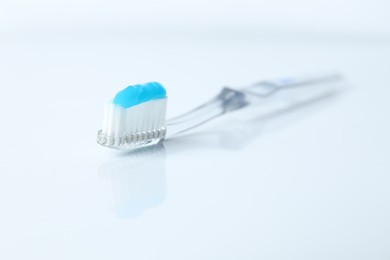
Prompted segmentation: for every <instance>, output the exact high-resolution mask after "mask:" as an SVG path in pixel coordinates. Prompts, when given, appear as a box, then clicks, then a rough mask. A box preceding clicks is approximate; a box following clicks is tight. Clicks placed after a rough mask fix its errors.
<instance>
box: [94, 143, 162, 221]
mask: <svg viewBox="0 0 390 260" xmlns="http://www.w3.org/2000/svg"><path fill="white" fill-rule="evenodd" d="M99 174H100V176H101V177H102V178H103V179H104V180H105V182H106V184H107V188H108V191H109V193H110V197H111V202H112V206H113V208H114V210H115V211H116V214H117V215H118V216H119V217H121V218H130V219H134V218H137V217H139V216H141V215H142V214H143V213H144V211H145V210H147V209H150V208H154V207H156V206H158V205H159V204H161V203H162V202H163V201H164V199H165V196H166V176H165V148H164V146H163V144H162V143H160V144H157V145H155V146H150V147H147V148H145V149H141V150H137V151H134V152H132V153H131V156H126V157H121V158H115V159H113V160H111V161H109V162H107V163H106V164H104V165H102V166H101V167H100V168H99Z"/></svg>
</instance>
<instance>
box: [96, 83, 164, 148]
mask: <svg viewBox="0 0 390 260" xmlns="http://www.w3.org/2000/svg"><path fill="white" fill-rule="evenodd" d="M166 106H167V96H166V91H165V89H164V87H163V86H162V85H161V84H160V83H157V82H150V83H146V84H139V85H134V86H129V87H127V88H125V89H123V90H121V91H120V92H118V93H117V94H116V95H115V97H114V99H113V100H110V101H107V102H106V104H105V107H104V120H103V128H102V129H101V130H100V131H99V132H98V136H97V142H98V143H99V144H101V145H103V146H105V147H108V148H113V149H120V150H132V149H136V148H140V147H144V146H149V145H153V144H156V143H159V142H160V141H162V140H164V138H165V134H166V128H165V115H166Z"/></svg>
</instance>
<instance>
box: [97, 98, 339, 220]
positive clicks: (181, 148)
mask: <svg viewBox="0 0 390 260" xmlns="http://www.w3.org/2000/svg"><path fill="white" fill-rule="evenodd" d="M335 96H336V93H327V94H323V95H318V96H315V97H311V98H309V99H305V100H302V99H301V100H286V99H284V100H282V102H280V103H278V102H274V103H273V104H272V106H267V107H264V109H262V110H261V111H260V112H259V111H257V112H254V113H249V112H248V113H247V115H251V116H248V117H245V118H244V117H242V115H240V116H239V117H236V118H234V116H233V115H232V117H230V118H228V119H227V120H226V121H225V122H223V121H222V122H220V123H219V124H218V125H216V126H214V127H211V128H208V129H207V130H203V131H199V132H197V133H193V134H190V135H182V136H179V137H176V138H173V139H171V140H167V141H166V142H165V146H166V150H165V147H164V146H163V144H162V143H160V144H157V145H155V146H150V147H146V148H143V149H139V150H135V151H131V152H124V153H122V154H121V155H120V156H119V157H117V158H114V159H112V160H111V161H110V162H108V163H106V164H104V165H102V166H101V167H100V168H99V172H100V175H101V176H102V177H103V178H104V179H105V180H106V183H107V186H108V190H109V193H110V194H111V197H112V202H113V206H114V210H115V211H116V213H117V215H118V216H119V217H123V218H132V219H134V218H137V217H139V216H141V215H142V214H143V212H144V211H145V210H146V209H150V208H154V207H156V206H158V205H160V204H161V203H162V202H163V201H164V199H165V197H166V190H167V188H166V186H167V185H166V173H165V158H166V156H167V155H169V156H171V155H174V154H175V153H183V152H186V151H190V150H195V149H201V150H202V149H228V150H240V149H243V148H244V147H245V146H246V145H247V144H248V143H250V142H251V140H253V139H255V138H257V137H258V136H259V135H262V134H266V133H268V132H275V131H276V130H277V129H279V128H283V127H284V126H286V125H288V124H290V123H291V122H292V121H295V120H297V119H299V118H302V117H304V116H305V115H307V113H313V112H315V111H316V108H317V109H319V108H321V106H323V105H325V103H326V102H329V101H333V98H334V97H335ZM308 108H310V109H308ZM233 123H234V124H233Z"/></svg>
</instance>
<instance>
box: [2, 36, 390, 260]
mask: <svg viewBox="0 0 390 260" xmlns="http://www.w3.org/2000/svg"><path fill="white" fill-rule="evenodd" d="M20 37H21V38H18V37H16V36H15V37H13V38H10V39H2V41H1V44H2V48H1V49H0V53H1V57H2V59H1V60H0V69H1V70H0V71H1V77H0V84H1V88H0V97H1V103H0V107H1V109H0V118H1V120H2V124H1V129H0V131H1V136H2V137H3V138H2V145H1V146H0V162H1V163H0V205H1V214H0V258H1V259H140V260H141V259H170V260H174V259H262V258H264V259H387V258H388V257H389V256H390V250H389V246H388V245H389V244H390V236H389V234H390V224H389V221H388V220H389V219H390V210H389V206H388V204H389V198H390V191H389V185H388V184H389V181H390V175H389V172H390V165H389V164H390V162H389V160H388V159H389V158H388V157H389V154H390V148H389V147H390V138H389V133H390V123H389V119H388V116H387V111H389V109H390V106H389V104H390V103H389V100H388V99H389V96H390V88H389V85H390V80H389V77H388V68H390V62H389V61H390V47H389V45H387V44H386V43H385V42H375V41H372V42H365V43H361V42H359V41H356V42H355V41H353V40H345V41H343V40H340V39H339V38H335V39H333V38H330V39H329V40H328V41H325V42H324V41H321V40H316V39H314V38H312V40H311V41H307V40H306V39H298V38H294V39H289V38H288V39H280V38H272V37H270V38H262V37H260V38H256V37H255V38H243V39H235V40H234V39H230V40H229V41H225V40H223V39H219V38H212V37H211V38H210V37H208V38H207V37H206V38H202V37H200V36H199V37H198V36H196V35H195V36H192V37H193V38H191V39H184V38H183V39H182V38H180V39H177V38H172V39H170V38H169V37H168V38H161V39H154V41H149V40H145V41H144V42H141V40H139V42H134V41H132V38H131V37H122V36H121V37H119V36H117V38H110V39H106V38H104V39H103V38H100V37H99V35H93V34H91V35H88V37H84V36H80V35H72V36H70V35H68V36H66V35H65V36H64V35H62V36H61V35H57V36H56V37H54V38H53V37H52V36H50V35H49V36H47V35H45V34H39V35H35V36H32V35H30V36H28V37H27V36H20ZM23 37H25V38H23ZM172 37H173V36H172ZM308 37H309V36H308ZM156 42H158V44H157V43H156ZM227 58H228V59H229V60H232V61H234V62H232V63H228V62H226V59H227ZM148 60H153V61H154V62H153V63H150V62H147V61H148ZM189 60H190V61H191V62H188V61H189ZM260 60H261V63H259V61H260ZM129 61H137V62H129ZM313 64H314V65H315V66H316V68H314V65H313ZM335 66H337V67H335ZM334 68H336V69H339V70H340V71H343V72H344V73H345V75H346V76H347V78H348V79H349V82H350V87H349V89H348V91H346V93H343V94H342V95H338V96H336V97H322V98H318V99H315V100H312V101H310V102H306V103H302V104H301V103H299V102H298V103H296V102H294V100H291V102H289V103H288V105H287V106H286V103H283V106H278V105H275V106H271V107H267V109H265V108H264V109H263V108H262V109H259V111H246V112H244V113H236V114H233V115H232V116H231V117H226V118H222V119H221V120H218V121H216V122H213V123H211V124H209V125H205V126H203V127H202V128H200V129H199V130H197V131H196V132H193V133H188V134H186V135H182V136H180V137H178V138H176V139H172V140H169V141H167V142H164V145H160V146H157V147H153V148H152V147H150V149H148V150H143V151H141V152H139V153H127V152H121V151H111V150H110V149H105V148H103V147H101V146H99V145H98V144H96V141H95V133H96V129H98V128H99V126H100V125H101V120H102V112H103V111H102V104H103V102H104V100H105V99H106V98H107V97H108V96H111V94H112V92H113V91H114V90H116V89H117V88H118V87H120V86H126V85H128V84H132V83H137V82H144V81H148V80H159V81H161V82H162V83H163V84H164V86H166V88H167V91H168V94H169V99H170V104H169V107H168V116H169V117H173V116H175V115H178V114H180V113H181V112H184V111H187V110H189V109H191V108H193V107H195V106H196V105H198V104H200V103H201V102H203V101H205V100H207V99H208V98H209V97H212V96H213V95H215V94H216V93H218V91H219V90H220V88H221V86H223V85H225V84H226V83H229V84H231V85H233V86H235V85H241V84H242V85H245V84H249V83H251V82H254V81H256V80H259V79H262V78H272V77H273V76H278V75H284V74H293V75H294V74H301V73H305V72H316V71H321V70H324V71H326V70H329V69H334ZM195 88H198V89H201V90H202V91H194V92H193V97H192V98H191V99H187V100H184V97H186V96H188V95H187V93H188V92H190V91H191V89H195ZM91 92H93V93H94V95H91V94H90V93H91ZM21 93H22V95H20V94H21ZM15 97H18V98H17V100H16V99H15ZM47 97H51V98H50V99H48V98H47Z"/></svg>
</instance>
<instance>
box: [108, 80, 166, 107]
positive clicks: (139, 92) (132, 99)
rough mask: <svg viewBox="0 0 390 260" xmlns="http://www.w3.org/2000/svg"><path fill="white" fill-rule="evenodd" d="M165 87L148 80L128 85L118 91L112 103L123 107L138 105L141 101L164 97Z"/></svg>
mask: <svg viewBox="0 0 390 260" xmlns="http://www.w3.org/2000/svg"><path fill="white" fill-rule="evenodd" d="M166 94H167V93H166V91H165V88H164V87H163V86H162V85H161V84H160V83H158V82H149V83H145V84H137V85H133V86H128V87H127V88H125V89H123V90H121V91H119V92H118V93H117V94H116V95H115V97H114V99H113V101H112V103H114V104H116V105H119V106H121V107H124V108H129V107H132V106H136V105H139V104H141V103H144V102H147V101H150V100H154V99H160V98H165V97H166Z"/></svg>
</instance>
